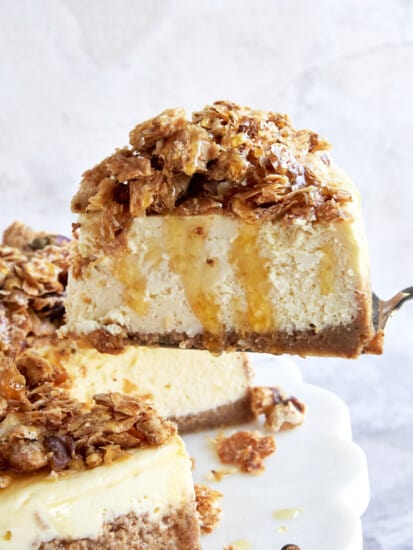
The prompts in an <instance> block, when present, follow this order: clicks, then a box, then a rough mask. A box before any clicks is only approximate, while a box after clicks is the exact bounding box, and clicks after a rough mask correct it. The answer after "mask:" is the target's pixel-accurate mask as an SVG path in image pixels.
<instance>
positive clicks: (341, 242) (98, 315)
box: [62, 102, 374, 357]
mask: <svg viewBox="0 0 413 550" xmlns="http://www.w3.org/2000/svg"><path fill="white" fill-rule="evenodd" d="M328 148H329V144H328V143H327V142H326V141H325V140H324V139H323V138H321V137H320V136H318V135H317V134H316V133H315V132H311V131H309V130H295V129H294V128H293V127H292V126H291V124H290V122H289V120H288V118H287V117H286V116H285V115H279V114H274V113H270V112H263V111H256V110H253V109H250V108H247V107H240V106H238V105H235V104H232V103H229V102H216V103H214V104H213V105H212V106H207V107H206V108H205V109H204V110H202V111H200V112H198V113H194V115H193V116H192V119H187V118H186V117H185V114H184V112H183V111H182V110H179V109H176V110H169V111H165V112H164V113H162V114H161V115H159V116H158V117H156V118H154V119H152V120H150V121H147V122H145V123H142V124H139V125H138V126H137V127H136V128H135V129H134V130H132V132H131V134H130V146H129V147H124V148H123V149H119V150H118V151H117V152H116V153H114V155H112V156H111V157H108V158H107V159H105V160H104V161H102V162H101V163H100V164H98V165H97V166H95V167H94V168H93V169H91V170H89V171H88V172H86V173H85V174H84V178H83V180H82V182H81V185H80V189H79V191H78V193H77V194H76V195H75V197H74V199H73V201H72V207H73V210H74V211H75V212H78V213H79V218H78V223H77V224H76V229H75V236H76V243H75V246H76V252H75V257H74V264H73V267H72V270H71V274H70V277H69V284H68V298H67V302H66V308H67V322H66V326H65V328H64V329H63V331H62V332H63V333H66V334H72V335H73V336H75V337H80V338H85V339H86V340H88V341H89V342H90V343H92V344H93V345H94V346H95V347H96V348H97V349H99V350H100V351H105V352H110V353H112V352H115V353H116V352H118V351H119V350H120V349H122V347H123V346H124V345H125V344H126V343H135V344H136V343H137V344H149V345H174V346H177V345H179V346H180V347H181V348H201V349H204V348H206V349H209V350H212V351H216V352H219V351H222V350H227V351H228V350H247V351H258V352H270V353H275V354H279V353H293V354H294V353H295V354H299V355H332V356H334V355H336V356H344V357H356V356H358V355H359V354H360V353H361V352H363V350H364V349H367V347H368V344H369V342H370V341H371V340H372V338H373V337H374V329H373V325H372V320H371V307H372V305H371V290H370V280H369V267H368V255H367V246H366V239H365V235H364V229H363V223H362V216H361V208H360V198H359V195H358V192H357V190H356V189H355V187H354V185H353V183H352V182H351V180H350V179H349V178H348V177H347V176H346V175H345V174H344V173H343V172H341V170H340V169H339V168H337V166H336V165H335V164H334V163H333V162H332V161H331V159H330V157H329V154H328Z"/></svg>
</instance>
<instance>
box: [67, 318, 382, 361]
mask: <svg viewBox="0 0 413 550" xmlns="http://www.w3.org/2000/svg"><path fill="white" fill-rule="evenodd" d="M74 336H76V335H74ZM373 336H374V333H373V330H372V327H371V324H370V323H369V322H368V321H367V314H361V315H360V316H359V318H358V319H356V320H355V321H353V322H352V323H349V324H347V325H338V326H333V327H328V328H326V329H323V330H321V331H319V332H317V331H316V330H305V331H295V332H292V333H287V332H273V333H270V334H258V333H249V334H243V335H240V334H237V333H235V332H230V333H226V334H225V335H224V336H223V339H222V340H221V341H220V342H219V345H218V346H217V348H215V347H214V346H213V345H212V346H211V341H212V342H213V338H211V336H210V335H209V334H206V333H201V334H197V335H196V336H194V337H188V336H187V335H186V334H185V333H180V332H174V331H172V332H170V333H168V334H153V333H151V334H142V333H134V334H129V335H127V336H124V335H122V334H118V335H116V336H113V335H111V334H110V333H109V332H107V331H105V330H103V329H100V330H95V331H93V332H91V333H89V334H88V335H87V340H88V341H89V342H90V343H91V344H92V345H93V346H94V347H96V349H97V350H98V351H100V352H103V353H119V352H120V351H122V349H123V348H124V346H125V345H127V344H131V343H133V344H139V345H145V346H173V347H178V346H179V347H181V348H185V349H191V348H193V349H210V350H211V351H253V352H260V353H272V354H274V355H281V354H284V353H287V354H290V355H300V356H306V355H315V356H326V357H331V356H336V357H348V358H355V357H358V356H359V355H360V353H362V352H363V351H364V350H366V352H367V353H369V352H371V350H370V348H368V347H367V346H368V345H369V342H370V341H371V340H372V338H373ZM378 352H380V350H378V348H377V347H375V353H378Z"/></svg>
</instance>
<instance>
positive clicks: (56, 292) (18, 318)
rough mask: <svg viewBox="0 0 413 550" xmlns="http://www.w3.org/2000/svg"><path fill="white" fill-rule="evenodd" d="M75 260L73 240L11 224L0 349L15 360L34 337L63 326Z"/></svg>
mask: <svg viewBox="0 0 413 550" xmlns="http://www.w3.org/2000/svg"><path fill="white" fill-rule="evenodd" d="M69 261H70V248H69V244H68V239H66V238H65V237H62V236H59V235H48V234H45V233H35V232H34V231H32V230H31V229H30V228H28V227H26V226H24V225H23V224H21V223H19V222H15V223H14V224H12V225H11V226H10V227H9V228H8V229H6V231H5V232H4V236H3V244H2V245H1V246H0V351H2V352H4V353H5V354H7V355H9V356H12V357H14V356H16V355H17V354H18V353H19V352H20V351H21V350H22V349H23V348H24V346H25V344H26V341H27V338H29V337H31V336H50V335H52V334H54V333H55V331H56V328H57V327H59V326H60V325H61V324H62V322H63V313H64V306H63V298H64V291H65V285H66V281H67V273H68V268H69Z"/></svg>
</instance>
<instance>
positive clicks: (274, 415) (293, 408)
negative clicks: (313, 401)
mask: <svg viewBox="0 0 413 550" xmlns="http://www.w3.org/2000/svg"><path fill="white" fill-rule="evenodd" d="M251 410H252V412H253V414H254V415H255V417H256V418H257V417H258V416H259V415H260V414H264V415H265V427H266V428H268V429H270V430H271V431H273V432H278V431H280V430H290V429H292V428H295V427H297V426H299V425H300V424H302V423H303V421H304V416H305V411H306V408H305V405H304V403H302V402H301V401H299V400H298V399H297V398H296V397H294V396H290V395H288V394H287V393H285V392H284V391H283V390H282V389H281V388H280V387H269V386H256V387H254V388H252V389H251Z"/></svg>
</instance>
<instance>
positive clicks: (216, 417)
mask: <svg viewBox="0 0 413 550" xmlns="http://www.w3.org/2000/svg"><path fill="white" fill-rule="evenodd" d="M253 419H254V415H253V413H252V411H251V393H250V391H248V393H247V394H246V395H245V396H244V397H241V398H240V399H237V400H236V401H233V402H232V403H228V404H227V405H221V406H220V407H216V408H215V409H210V410H208V411H204V412H202V413H198V414H188V415H186V416H180V417H178V418H171V419H170V420H173V421H174V422H176V423H177V425H178V432H179V433H180V434H185V433H191V432H198V431H200V430H209V429H212V428H218V427H220V426H231V425H234V424H243V423H245V422H250V421H251V420H253Z"/></svg>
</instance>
